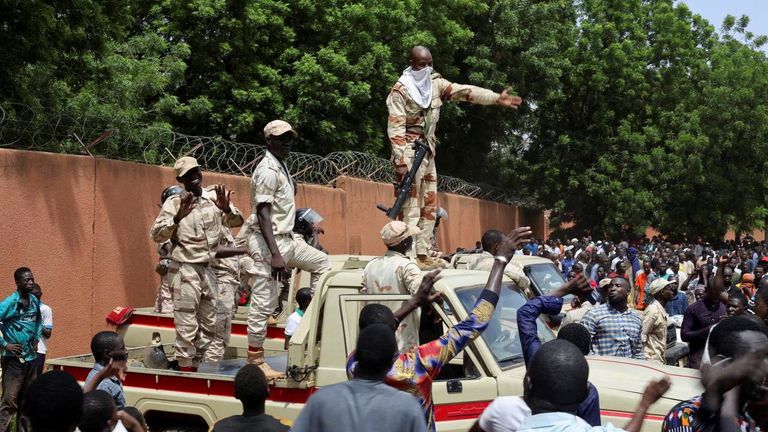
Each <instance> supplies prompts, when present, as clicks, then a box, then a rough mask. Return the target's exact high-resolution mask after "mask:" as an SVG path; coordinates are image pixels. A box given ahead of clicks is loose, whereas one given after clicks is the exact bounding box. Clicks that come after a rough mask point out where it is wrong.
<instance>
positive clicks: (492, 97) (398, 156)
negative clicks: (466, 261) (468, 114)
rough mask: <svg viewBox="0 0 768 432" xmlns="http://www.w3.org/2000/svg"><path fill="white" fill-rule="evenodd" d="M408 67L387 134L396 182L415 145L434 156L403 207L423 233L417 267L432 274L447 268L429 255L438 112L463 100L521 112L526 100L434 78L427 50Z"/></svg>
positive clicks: (419, 49)
mask: <svg viewBox="0 0 768 432" xmlns="http://www.w3.org/2000/svg"><path fill="white" fill-rule="evenodd" d="M409 63H410V66H409V67H408V68H407V69H406V70H404V71H403V75H402V76H401V77H400V79H399V80H398V81H397V83H395V85H394V86H393V87H392V90H390V92H389V96H388V97H387V109H388V110H389V119H388V122H387V134H388V135H389V142H390V144H391V145H392V163H393V164H394V165H395V176H396V177H397V180H398V181H400V180H401V179H402V178H403V177H405V175H406V173H407V172H408V171H409V170H410V168H411V162H412V160H413V157H414V154H415V151H414V149H413V146H412V144H413V143H414V141H416V140H417V139H426V140H427V141H428V143H429V148H430V150H431V152H430V153H429V154H428V155H427V157H426V158H424V161H423V162H422V163H421V167H420V168H419V170H418V172H417V173H416V176H415V178H414V181H413V188H412V189H411V198H410V199H409V200H407V201H406V202H405V204H404V205H403V209H402V215H403V221H405V222H406V223H407V224H408V225H412V226H418V227H419V228H420V229H421V234H419V235H417V236H416V238H415V248H416V255H417V264H418V265H419V267H420V268H422V269H430V268H437V267H443V265H442V263H440V262H439V261H438V260H435V259H434V258H431V257H429V256H428V250H429V245H430V244H431V237H432V235H433V231H434V226H435V216H436V210H437V170H436V168H435V146H436V144H437V138H436V137H435V127H436V126H437V122H438V120H440V107H441V106H442V105H443V103H444V102H448V101H464V102H471V103H473V104H478V105H500V106H502V107H505V108H513V109H517V108H518V107H519V106H520V104H521V103H522V101H523V100H522V99H521V98H520V97H519V96H512V95H510V94H508V90H504V91H503V92H502V93H501V94H498V93H494V92H493V91H491V90H487V89H484V88H482V87H476V86H472V85H465V84H455V83H451V82H450V81H448V80H446V79H445V78H443V77H442V76H440V74H438V73H433V70H432V54H431V53H430V52H429V50H428V49H427V48H425V47H423V46H416V47H413V49H411V58H410V60H409ZM425 131H426V132H425Z"/></svg>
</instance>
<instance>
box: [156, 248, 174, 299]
mask: <svg viewBox="0 0 768 432" xmlns="http://www.w3.org/2000/svg"><path fill="white" fill-rule="evenodd" d="M172 248H173V245H172V244H171V241H170V240H167V241H164V242H162V243H160V244H158V245H157V254H158V255H159V256H160V261H158V263H157V267H155V271H156V272H157V274H159V275H160V287H159V288H158V289H157V299H156V300H155V312H158V313H171V312H173V294H172V293H171V281H170V279H169V278H168V269H169V268H170V266H171V258H170V256H171V249H172Z"/></svg>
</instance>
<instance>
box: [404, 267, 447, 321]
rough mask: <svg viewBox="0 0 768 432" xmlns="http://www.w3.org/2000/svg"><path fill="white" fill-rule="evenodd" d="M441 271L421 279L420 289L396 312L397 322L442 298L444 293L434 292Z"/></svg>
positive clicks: (428, 274)
mask: <svg viewBox="0 0 768 432" xmlns="http://www.w3.org/2000/svg"><path fill="white" fill-rule="evenodd" d="M441 277H442V276H440V270H434V271H431V272H429V273H427V274H426V275H425V276H424V278H422V279H421V285H419V289H418V290H416V292H415V293H413V295H412V296H411V298H410V299H409V300H408V301H406V302H404V303H403V305H402V306H400V308H399V309H398V310H396V311H395V313H394V315H395V319H396V320H397V322H402V321H403V320H404V319H405V317H407V316H408V314H410V313H411V312H413V311H415V310H416V309H418V308H419V307H421V306H425V305H428V304H432V303H434V302H436V301H437V300H439V299H440V298H441V297H442V295H443V294H442V293H439V292H435V291H434V288H433V287H434V285H435V283H436V282H437V281H439V280H440V278H441Z"/></svg>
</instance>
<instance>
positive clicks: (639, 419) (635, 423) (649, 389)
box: [624, 376, 672, 432]
mask: <svg viewBox="0 0 768 432" xmlns="http://www.w3.org/2000/svg"><path fill="white" fill-rule="evenodd" d="M671 385H672V383H671V382H670V381H669V377H666V376H665V377H664V378H662V379H660V380H655V381H651V382H650V384H648V386H646V387H645V391H644V392H643V396H642V398H641V399H640V403H639V404H638V405H637V408H635V412H634V414H633V415H632V419H630V420H629V422H628V423H627V424H626V426H624V430H625V431H627V432H639V431H640V428H641V427H642V426H643V420H645V415H646V414H647V413H648V408H650V407H651V405H653V404H654V403H656V401H658V400H659V399H661V397H662V396H664V393H666V392H667V390H669V387H670V386H671Z"/></svg>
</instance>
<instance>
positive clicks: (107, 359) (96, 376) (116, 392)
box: [85, 331, 128, 408]
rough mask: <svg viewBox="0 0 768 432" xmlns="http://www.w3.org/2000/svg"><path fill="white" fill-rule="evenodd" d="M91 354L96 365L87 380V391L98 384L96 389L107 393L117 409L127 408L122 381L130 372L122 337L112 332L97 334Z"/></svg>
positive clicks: (92, 340) (92, 344) (93, 340)
mask: <svg viewBox="0 0 768 432" xmlns="http://www.w3.org/2000/svg"><path fill="white" fill-rule="evenodd" d="M91 352H92V353H93V359H94V361H95V362H96V363H94V365H93V369H91V371H90V372H89V373H88V377H87V378H86V379H85V387H86V389H88V388H90V387H93V385H94V383H98V384H96V386H95V387H96V389H97V390H104V391H105V392H107V393H108V394H109V395H110V396H111V397H112V399H113V401H114V403H115V406H116V407H117V408H123V407H125V392H124V391H123V382H122V381H123V380H124V379H125V372H126V371H127V370H128V367H127V365H126V361H127V360H128V352H127V351H126V349H125V342H123V338H122V336H120V335H119V334H117V333H115V332H112V331H103V332H99V333H96V335H94V336H93V338H92V339H91Z"/></svg>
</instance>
